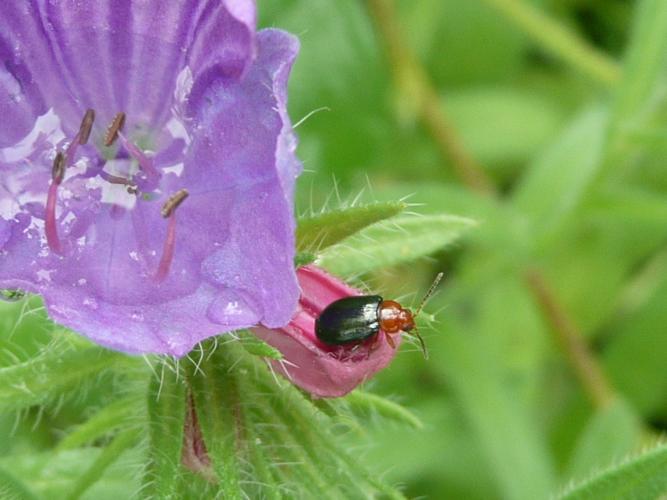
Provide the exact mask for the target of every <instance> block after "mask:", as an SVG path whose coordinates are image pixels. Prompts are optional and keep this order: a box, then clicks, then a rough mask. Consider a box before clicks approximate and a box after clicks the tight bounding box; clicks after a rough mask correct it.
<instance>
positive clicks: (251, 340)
mask: <svg viewBox="0 0 667 500" xmlns="http://www.w3.org/2000/svg"><path fill="white" fill-rule="evenodd" d="M239 340H240V344H241V346H243V348H244V349H245V350H246V352H248V353H249V354H252V355H253V356H259V357H260V358H270V359H276V360H280V359H283V355H282V353H281V352H280V351H279V350H278V349H276V348H275V347H271V346H270V345H269V344H267V343H266V342H264V341H263V340H261V339H258V338H257V337H255V336H254V335H253V334H252V333H250V332H247V333H245V334H241V335H240V336H239Z"/></svg>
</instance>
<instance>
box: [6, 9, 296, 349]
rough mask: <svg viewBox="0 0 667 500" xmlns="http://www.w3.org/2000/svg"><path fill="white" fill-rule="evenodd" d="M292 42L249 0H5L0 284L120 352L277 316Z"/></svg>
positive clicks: (290, 249)
mask: <svg viewBox="0 0 667 500" xmlns="http://www.w3.org/2000/svg"><path fill="white" fill-rule="evenodd" d="M297 52H298V42H297V40H296V39H295V38H294V37H293V36H291V35H289V34H287V33H284V32H281V31H278V30H264V31H260V32H257V33H256V32H255V3H254V2H253V1H250V0H210V1H206V0H199V1H196V0H178V1H170V2H162V1H150V0H142V1H138V0H137V1H130V0H123V1H111V0H104V1H90V2H80V1H79V0H55V1H54V0H49V1H47V0H26V1H22V2H8V4H7V5H3V8H2V9H1V10H0V61H1V62H2V64H0V113H2V116H3V122H2V124H1V125H0V169H2V175H1V177H0V288H23V289H25V290H28V291H31V292H34V293H39V294H41V295H42V296H43V297H44V300H45V303H46V306H47V309H48V311H49V314H50V316H51V317H52V318H53V319H54V320H55V321H57V322H58V323H61V324H63V325H65V326H67V327H70V328H72V329H74V330H76V331H78V332H80V333H82V334H84V335H86V336H88V337H90V338H91V339H92V340H94V341H96V342H98V343H100V344H102V345H105V346H108V347H111V348H114V349H118V350H122V351H125V352H129V353H165V354H171V355H175V356H181V355H184V354H185V353H187V352H188V351H189V350H190V349H192V347H193V346H194V345H195V344H196V343H197V342H199V341H201V340H202V339H204V338H206V337H209V336H212V335H215V334H218V333H221V332H225V331H230V330H234V329H238V328H244V327H248V326H252V325H255V324H258V323H259V324H263V325H265V326H267V327H269V328H273V327H279V326H282V325H284V324H286V323H287V322H288V321H289V320H290V318H291V317H292V315H293V313H294V310H295V308H296V304H297V301H298V295H299V290H298V285H297V282H296V277H295V273H294V269H293V258H294V216H293V190H294V182H295V179H296V177H297V175H298V174H299V172H300V170H301V165H300V163H299V161H298V160H297V159H296V157H295V154H294V151H295V148H296V140H295V137H294V134H293V132H292V127H291V123H290V121H289V117H288V116H287V111H286V99H287V97H286V86H287V78H288V75H289V71H290V68H291V65H292V62H293V60H294V58H295V57H296V54H297ZM87 110H94V112H95V120H94V123H93V126H92V132H91V135H90V139H89V140H88V141H87V143H85V144H84V142H85V141H83V140H82V138H83V136H84V135H85V130H84V129H85V126H84V125H83V123H82V120H83V119H84V116H88V117H89V118H90V116H91V112H88V114H87V115H86V112H87ZM119 113H124V115H123V116H122V118H124V120H120V119H119V118H117V117H118V116H120V115H119ZM114 120H116V121H118V123H117V125H119V126H118V127H117V129H118V130H109V126H110V124H112V123H116V121H114ZM84 121H85V120H84ZM120 122H123V123H122V124H121V123H120ZM112 128H113V127H112ZM109 139H110V141H109ZM106 142H112V144H111V146H108V147H107V146H105V143H106ZM58 153H63V154H64V156H65V161H64V171H63V170H62V169H59V168H57V167H58V165H56V166H55V167H54V160H55V159H56V157H57V155H58ZM178 193H181V197H182V198H183V199H180V200H178V202H177V203H176V202H174V196H175V195H176V196H177V197H178ZM183 193H185V194H183ZM170 204H171V205H170ZM172 205H173V206H172Z"/></svg>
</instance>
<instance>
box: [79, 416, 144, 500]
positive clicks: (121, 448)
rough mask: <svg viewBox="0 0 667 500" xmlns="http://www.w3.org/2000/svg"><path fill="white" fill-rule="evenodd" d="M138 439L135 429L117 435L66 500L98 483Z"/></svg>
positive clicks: (138, 434)
mask: <svg viewBox="0 0 667 500" xmlns="http://www.w3.org/2000/svg"><path fill="white" fill-rule="evenodd" d="M139 439H140V433H139V431H138V430H137V429H132V430H127V431H124V432H121V433H120V434H118V435H117V436H116V437H115V438H114V439H113V440H112V441H111V443H109V444H108V445H107V446H106V447H105V448H104V449H103V450H102V453H100V455H99V456H98V457H97V459H96V460H95V461H94V462H93V463H92V464H91V465H90V467H89V468H88V470H86V471H85V472H84V473H83V474H82V475H81V476H80V477H79V478H78V479H77V481H76V483H75V484H74V486H73V488H72V490H71V492H70V494H69V495H68V497H67V498H69V499H71V500H74V499H76V498H79V497H81V495H83V493H84V492H85V491H86V490H87V489H88V488H90V487H91V486H92V485H93V484H95V483H96V482H97V481H99V480H100V479H101V478H102V476H103V475H104V473H105V472H106V470H107V468H108V467H109V466H110V465H111V464H113V463H114V462H115V461H116V460H118V458H120V456H121V455H122V454H123V453H124V452H125V451H126V450H128V449H129V448H132V447H133V446H135V445H136V444H137V443H138V441H139Z"/></svg>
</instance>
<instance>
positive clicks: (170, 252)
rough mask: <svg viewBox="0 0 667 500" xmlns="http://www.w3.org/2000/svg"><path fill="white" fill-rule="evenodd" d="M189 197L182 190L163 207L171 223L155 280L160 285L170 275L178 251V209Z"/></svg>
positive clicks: (164, 214)
mask: <svg viewBox="0 0 667 500" xmlns="http://www.w3.org/2000/svg"><path fill="white" fill-rule="evenodd" d="M187 197H188V191H187V190H186V189H181V190H180V191H177V192H176V193H174V194H173V195H172V196H170V197H169V199H168V200H167V201H166V203H165V204H164V206H163V207H162V217H165V218H167V219H169V223H168V225H167V237H166V239H165V240H164V248H163V249H162V258H161V259H160V264H158V268H157V272H156V273H155V280H156V281H157V282H158V283H159V282H160V281H162V280H164V279H165V278H166V277H167V276H168V275H169V269H170V268H171V261H172V260H174V251H175V249H176V208H178V206H179V205H180V204H181V203H183V201H184V200H185V199H186V198H187Z"/></svg>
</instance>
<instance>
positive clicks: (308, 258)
mask: <svg viewBox="0 0 667 500" xmlns="http://www.w3.org/2000/svg"><path fill="white" fill-rule="evenodd" d="M315 259H317V255H315V254H314V253H312V252H299V253H297V254H296V256H295V257H294V267H301V266H306V265H308V264H312V263H313V262H315Z"/></svg>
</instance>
